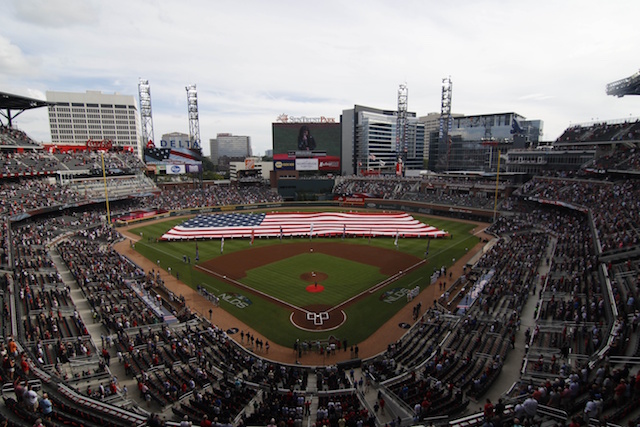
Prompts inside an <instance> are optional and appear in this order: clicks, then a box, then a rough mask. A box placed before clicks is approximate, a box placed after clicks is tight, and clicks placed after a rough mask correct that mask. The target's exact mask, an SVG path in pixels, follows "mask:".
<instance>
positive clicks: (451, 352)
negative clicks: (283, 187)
mask: <svg viewBox="0 0 640 427" xmlns="http://www.w3.org/2000/svg"><path fill="white" fill-rule="evenodd" d="M634 126H635V124H634ZM622 130H623V129H615V132H616V134H617V133H620V132H622ZM605 131H606V132H609V131H613V129H604V131H603V132H605ZM590 132H592V134H596V133H597V132H600V131H596V130H593V129H592V130H590ZM606 132H605V133H598V135H599V136H598V138H602V137H603V136H602V135H609V134H608V133H606ZM614 137H615V135H614ZM23 160H24V159H21V160H19V161H20V162H23ZM89 160H90V159H89ZM89 160H87V162H89ZM14 161H17V160H16V159H15V158H11V161H10V164H13V163H14ZM93 161H95V159H93ZM23 163H25V162H23ZM620 163H624V159H622V158H621V159H620V162H618V161H617V160H614V164H616V165H618V164H620ZM627 163H628V164H632V163H633V162H632V161H631V162H627ZM88 164H89V163H87V165H88ZM109 165H110V167H114V168H115V167H117V166H118V164H117V163H115V162H114V163H109ZM440 180H442V181H444V182H439V183H438V184H437V185H433V183H432V184H431V185H430V184H429V183H428V182H425V181H422V180H420V179H403V178H394V179H391V180H387V181H385V180H382V179H379V178H370V179H361V178H357V179H356V178H352V179H344V180H342V181H341V182H340V183H339V184H338V185H336V189H335V193H336V194H354V193H368V194H373V195H376V196H378V197H382V198H397V199H402V198H404V199H410V200H417V201H425V202H432V201H440V202H441V203H442V202H443V201H444V203H447V204H449V203H450V204H455V205H461V206H479V207H486V206H487V204H486V203H485V200H483V199H485V198H484V197H482V196H478V192H479V191H483V190H482V189H483V188H484V187H486V188H489V184H488V183H487V182H482V180H478V181H477V182H471V183H470V182H468V180H466V179H460V178H453V179H451V180H450V181H447V180H446V179H444V178H441V179H440ZM2 186H3V188H2V190H1V191H2V192H3V193H2V195H6V197H3V202H2V203H3V205H2V207H3V214H4V215H5V218H6V216H10V215H15V214H16V213H20V212H24V211H25V210H30V209H38V208H41V207H47V206H51V204H50V203H54V201H55V202H57V203H60V201H61V200H67V199H65V197H69V199H68V200H70V201H73V200H74V199H73V197H74V196H73V194H72V193H73V192H70V193H69V194H67V195H65V192H64V191H63V192H59V193H56V191H57V190H56V184H52V183H51V182H50V181H46V180H42V179H29V180H27V179H23V180H19V181H12V182H11V183H6V182H5V183H3V184H2ZM483 186H484V187H483ZM486 188H484V190H486V191H485V192H486V194H487V197H486V199H489V200H491V202H492V198H491V197H489V191H488V190H487V189H486ZM504 188H506V187H503V189H504ZM472 190H473V191H472ZM33 192H35V194H39V193H44V194H45V195H47V196H48V198H47V197H44V198H43V199H42V200H38V199H37V198H34V197H31V198H27V197H25V199H27V200H20V201H19V197H18V195H20V196H22V197H24V196H25V195H26V194H29V193H33ZM471 194H474V195H473V196H472V195H471ZM422 195H424V196H422ZM638 196H640V194H638V186H637V184H636V183H635V181H633V180H626V179H625V180H617V181H615V180H612V181H595V180H586V179H572V180H561V179H554V178H553V177H546V178H534V179H533V180H532V181H530V182H529V183H527V184H526V185H525V186H523V187H522V189H521V190H519V191H518V192H516V194H515V197H513V198H511V199H508V200H505V203H504V205H503V209H505V210H508V211H509V215H503V216H500V217H499V219H498V220H497V221H496V222H495V223H494V224H493V225H492V227H491V229H490V231H492V232H493V233H495V234H496V235H498V236H500V238H499V239H498V240H497V241H496V243H495V244H494V245H493V246H492V247H491V248H490V249H489V250H488V251H487V252H486V253H485V254H484V255H483V256H482V257H481V258H480V260H479V261H478V262H477V264H475V266H474V267H473V268H472V269H470V270H469V271H465V275H464V276H463V277H462V278H460V279H459V280H458V281H456V283H454V284H451V285H450V287H449V288H447V289H446V290H443V295H445V294H447V298H446V299H442V298H441V299H440V301H437V302H434V306H433V307H430V308H428V309H427V310H426V311H425V313H424V314H421V315H420V316H419V320H418V322H417V323H416V325H414V327H413V328H412V330H411V331H410V333H408V334H407V335H406V336H405V337H403V338H402V340H400V341H398V342H395V343H391V344H390V345H389V348H388V350H387V351H386V352H385V353H384V354H382V355H380V356H378V357H376V358H374V359H372V360H370V361H367V362H366V363H365V365H364V368H363V370H364V372H365V374H366V376H367V378H369V379H375V380H376V381H381V382H385V385H386V387H387V389H388V391H389V392H390V393H391V395H392V396H394V397H397V398H398V399H400V400H403V401H404V402H406V403H407V404H408V405H409V406H410V407H412V408H414V414H415V416H416V420H420V419H424V418H427V417H429V416H432V415H435V414H456V413H459V412H460V411H462V410H463V409H464V408H465V407H466V405H467V404H468V402H469V400H468V398H469V397H474V398H479V397H481V396H482V395H483V394H484V393H485V392H486V390H487V389H488V387H490V386H491V384H492V382H493V381H494V380H495V378H496V377H497V375H498V373H499V372H500V371H501V369H502V366H503V364H504V363H505V362H506V360H507V358H508V357H509V350H510V349H511V348H512V346H513V336H514V333H515V331H517V330H518V328H519V327H520V314H521V310H522V307H523V305H524V304H525V303H526V301H527V298H529V295H538V297H539V303H538V306H537V308H536V314H535V318H536V326H535V328H532V329H531V330H530V331H527V333H526V338H527V347H526V348H527V355H526V359H525V363H524V364H523V368H524V372H525V375H524V376H523V380H522V381H521V383H520V385H519V387H517V389H516V390H515V391H514V395H515V397H517V398H522V403H521V404H520V405H516V408H515V414H516V416H517V417H518V418H521V419H532V418H534V417H535V413H536V410H535V407H537V405H538V404H540V405H549V406H552V407H555V408H558V409H562V410H564V411H566V412H567V413H569V414H570V415H572V416H574V417H578V418H580V420H579V421H580V422H584V420H585V419H587V420H588V419H589V418H598V419H600V420H603V421H612V422H615V421H616V420H618V419H620V417H622V416H624V414H625V411H629V410H630V408H632V407H633V405H634V404H635V403H636V402H638V399H639V398H640V379H639V378H638V373H637V372H634V371H633V370H634V369H635V367H633V366H630V365H626V364H624V363H619V362H618V363H616V362H615V361H612V360H611V359H610V357H614V356H617V355H622V354H628V350H629V349H628V348H627V345H628V343H629V342H630V337H631V336H632V335H631V333H632V331H634V328H635V329H637V325H638V322H640V316H639V315H638V305H637V297H638V283H639V282H638V280H639V277H640V263H639V262H638V261H637V259H636V258H633V255H630V256H631V258H629V257H627V258H625V252H624V251H631V249H634V248H635V247H637V245H638V238H637V237H638V236H637V235H638V233H637V230H636V228H635V224H637V223H639V222H638V220H639V219H640V218H638V217H637V215H638V214H637V211H638V209H637V208H638V200H639V198H638ZM75 197H77V192H76V193H75ZM525 199H526V200H527V201H525ZM273 201H280V199H279V198H278V196H277V195H276V194H275V193H272V192H271V191H270V190H269V189H266V188H263V187H248V188H240V189H239V188H236V187H230V186H211V187H206V188H204V189H197V190H193V189H184V188H172V189H165V190H163V191H162V192H161V193H160V194H159V195H157V196H154V197H149V198H147V199H146V200H145V202H144V203H147V204H148V205H149V206H157V207H163V208H166V209H184V208H194V207H204V206H213V205H228V204H251V203H261V202H273ZM25 204H26V205H27V206H28V208H27V209H24V208H22V209H23V210H20V207H21V206H23V205H25ZM558 204H561V205H564V206H565V207H557V206H556V205H558ZM103 215H104V213H103V212H99V211H91V210H88V211H87V212H84V213H68V214H66V213H65V215H61V216H56V217H53V218H47V219H46V220H42V221H38V220H33V221H25V222H22V223H15V224H18V225H17V226H15V227H13V230H12V233H13V234H12V236H11V240H10V241H9V238H8V233H7V232H6V230H7V227H6V225H4V226H3V229H2V234H1V235H0V237H2V241H3V245H4V248H6V250H4V251H2V252H3V255H4V256H3V258H2V260H3V264H4V263H7V264H8V263H9V261H10V260H9V258H8V257H7V254H8V253H9V250H11V253H12V254H13V259H12V260H11V261H12V266H13V268H14V269H15V271H14V273H13V274H9V275H7V276H5V277H4V281H3V287H4V288H5V289H8V286H9V283H11V284H14V285H15V287H16V289H17V290H18V298H17V301H18V302H19V304H18V305H17V310H18V318H19V319H21V322H20V324H21V327H20V330H21V331H22V336H21V337H20V341H21V342H22V343H23V344H26V346H25V349H26V351H22V350H18V348H17V347H16V346H15V341H13V338H12V339H11V341H9V343H8V345H7V346H6V347H4V346H2V345H1V344H3V343H0V351H2V350H4V349H5V348H6V349H7V350H6V351H4V352H3V354H2V355H3V367H2V369H3V370H2V374H3V377H4V376H5V375H6V377H7V378H10V379H19V381H20V380H24V379H28V378H30V375H31V374H30V372H29V369H30V366H31V365H32V364H33V365H36V366H38V367H42V368H45V369H48V370H49V372H51V373H52V374H58V375H60V376H61V377H62V378H64V379H66V380H73V379H74V375H68V374H67V373H66V372H65V368H64V365H65V364H68V362H70V361H72V360H78V359H80V358H82V359H83V360H96V359H98V358H99V359H100V365H99V369H100V370H102V371H105V372H106V371H108V369H107V368H108V364H109V361H108V359H109V357H107V356H106V354H105V353H104V350H105V349H106V350H107V354H112V353H115V354H117V357H118V362H117V363H121V364H122V365H123V366H124V367H125V371H126V372H127V374H128V375H130V376H131V377H132V378H136V379H137V380H138V384H139V392H140V394H141V397H142V398H143V399H145V400H147V401H148V402H149V405H150V406H149V407H150V408H162V407H164V406H165V405H167V404H174V403H176V402H178V401H180V404H179V405H176V406H174V413H175V414H176V415H177V416H179V417H181V418H183V417H187V418H188V419H193V420H207V419H211V420H216V418H217V420H216V422H217V423H218V424H226V423H228V422H229V421H228V420H229V419H230V418H233V417H234V416H236V415H237V414H239V413H242V412H243V410H244V409H245V408H246V407H247V405H250V402H252V401H253V402H255V404H256V405H257V406H254V412H253V414H250V416H249V415H248V413H246V412H245V413H244V415H243V422H244V423H251V424H253V423H256V424H263V425H267V424H276V423H284V424H285V425H290V426H291V425H300V424H301V420H302V417H304V416H308V415H307V414H306V412H305V411H306V410H307V409H306V407H307V405H306V402H307V399H306V398H305V391H306V388H307V380H308V376H309V375H310V374H315V375H316V382H317V383H318V384H319V386H320V387H322V386H323V385H326V386H327V389H328V390H340V389H343V388H348V387H355V388H357V387H358V382H357V381H350V380H349V378H348V376H347V375H346V374H345V372H344V371H340V370H333V369H334V368H329V370H325V369H323V370H321V371H318V372H313V371H311V370H309V369H307V368H304V367H299V366H285V365H280V364H276V363H272V362H269V361H267V360H265V359H263V358H262V357H260V356H259V354H260V352H261V350H260V347H259V345H258V344H256V345H255V347H254V346H253V344H252V345H251V346H250V345H249V344H248V343H247V346H246V347H248V348H249V350H251V351H247V349H246V348H244V347H243V346H241V345H237V343H236V342H235V341H234V340H232V339H230V337H229V336H227V334H226V332H225V331H222V330H220V329H218V328H217V327H216V326H215V325H211V324H209V323H208V322H206V321H203V320H201V319H200V320H199V321H198V323H197V324H193V323H185V322H183V323H181V326H180V327H178V328H174V327H168V326H167V324H166V322H165V321H164V319H163V316H162V314H161V312H159V311H158V308H157V307H155V306H154V305H153V301H156V299H155V298H154V297H155V295H160V294H161V290H162V287H163V284H162V281H161V280H160V279H159V275H158V274H157V272H156V271H153V270H152V271H149V272H145V271H143V270H142V269H140V268H139V267H138V266H136V265H134V264H132V263H131V262H130V261H129V260H127V259H126V258H123V257H121V256H120V255H119V254H118V253H117V252H115V251H113V250H112V249H111V247H110V244H111V243H113V242H114V241H115V240H116V239H118V238H119V236H118V234H117V233H116V232H114V231H113V229H111V228H110V227H106V226H101V225H98V223H99V222H100V220H101V218H102V216H103ZM5 224H6V223H5ZM592 227H593V229H595V230H596V231H595V233H593V232H592ZM68 232H73V233H74V235H73V236H72V237H66V238H65V239H64V241H63V242H61V243H59V244H58V245H57V246H56V249H57V251H58V252H59V253H60V255H61V256H62V258H63V260H64V261H65V264H66V266H67V267H68V268H69V270H70V271H71V272H72V274H73V276H74V278H75V279H76V280H77V282H78V284H79V285H80V286H81V288H82V289H83V292H84V293H85V295H87V299H88V300H89V302H90V303H91V304H92V306H93V313H94V318H93V321H95V322H102V323H103V324H104V325H105V327H106V328H107V331H108V336H107V337H105V339H104V340H103V342H102V343H101V344H102V346H101V347H102V350H101V349H100V348H99V346H98V344H97V343H95V344H94V343H92V342H91V339H90V337H89V336H88V332H87V330H86V326H85V324H84V322H85V320H84V319H81V318H80V317H79V315H78V312H77V309H76V308H75V306H74V304H73V301H72V300H71V298H70V291H69V288H67V287H66V286H64V285H63V284H62V283H61V276H60V274H59V273H58V272H57V270H56V268H55V265H54V263H53V261H52V259H51V257H50V254H49V252H48V250H47V249H46V247H47V244H48V243H50V242H51V241H53V240H55V239H58V238H61V237H62V236H65V235H66V233H68ZM602 255H607V256H617V257H618V258H614V261H612V262H608V263H604V264H603V263H602V261H600V259H599V257H600V256H602ZM602 266H604V267H605V268H606V271H607V272H608V273H609V275H610V277H612V278H613V279H612V281H611V288H610V290H608V289H607V287H608V286H609V285H608V284H607V283H605V282H604V281H603V278H602V276H601V274H600V273H601V271H600V267H602ZM541 267H542V268H545V269H547V270H548V273H547V274H546V275H545V276H543V277H541V276H540V275H539V274H538V270H539V269H540V268H541ZM492 270H493V271H494V272H495V274H492V275H490V277H491V278H490V279H489V280H488V281H486V282H484V281H482V280H481V279H482V278H486V277H488V276H487V272H489V271H492ZM480 282H483V284H482V287H481V288H479V287H477V286H479V284H480ZM138 289H140V290H142V292H141V293H139V292H137V290H138ZM472 291H477V292H472ZM538 292H539V293H538ZM145 293H146V295H147V297H149V298H144V295H145ZM470 294H474V295H475V300H474V301H473V304H472V305H470V306H466V307H465V308H464V309H462V310H460V309H459V308H458V307H457V304H458V303H459V302H460V301H462V299H464V298H465V297H469V295H470ZM141 295H142V296H141ZM610 295H611V296H612V298H610ZM449 296H450V297H451V298H448V297H449ZM452 301H453V304H452V303H451V302H452ZM172 303H173V301H170V300H163V301H162V302H161V305H162V306H163V307H164V308H166V309H168V310H169V311H171V310H174V311H173V313H174V314H177V311H175V310H176V307H177V305H176V304H172ZM614 309H615V311H617V313H618V314H619V316H618V317H615V316H614V315H613V313H614ZM8 310H9V309H8V305H7V304H6V303H5V310H4V313H3V322H5V321H6V319H7V318H8V317H9V314H10V313H9V312H8ZM452 314H457V316H452ZM187 319H190V320H192V317H191V316H188V317H186V318H184V319H180V320H187ZM449 332H450V334H449V335H447V333H449ZM11 342H14V345H11ZM604 349H606V350H607V352H606V353H604V357H599V356H598V357H594V356H593V355H601V354H603V353H602V351H603V350H604ZM637 349H640V345H638V346H637V348H635V349H632V352H633V351H635V352H638V350H637ZM479 355H481V356H479ZM12 366H13V370H12ZM12 374H13V375H12ZM83 374H84V373H83ZM99 381H100V382H101V383H100V385H99V386H98V387H95V388H93V387H92V388H90V387H87V391H86V394H88V395H90V396H93V397H96V398H98V399H105V397H106V396H108V395H110V394H120V393H121V390H120V389H119V387H118V385H117V382H115V381H114V380H113V378H111V377H110V376H109V377H108V379H107V378H105V377H100V380H99ZM205 385H207V389H206V391H204V390H205V389H204V386H205ZM259 389H263V390H268V391H266V392H265V394H264V395H263V396H262V397H261V398H259V397H258V394H256V393H255V392H256V390H259ZM283 390H284V391H283ZM339 395H340V394H330V395H329V396H328V397H327V400H326V401H324V400H323V401H322V402H321V403H320V404H319V409H318V412H317V414H316V423H317V424H318V425H319V426H321V425H330V426H338V427H341V426H342V425H349V426H352V425H355V426H358V425H363V423H364V425H368V424H369V423H371V422H372V421H371V418H370V417H371V416H372V414H370V413H368V412H367V410H365V409H363V408H362V407H359V404H358V402H357V399H356V398H355V397H356V396H357V395H356V394H355V393H351V392H349V393H342V396H341V397H338V396H339ZM16 396H17V394H16ZM31 398H32V396H31ZM55 405H56V403H55V402H54V406H55ZM153 405H156V406H153ZM24 407H25V408H27V410H28V409H29V408H30V407H32V404H31V403H28V404H24ZM378 408H379V407H378ZM532 408H533V409H532ZM492 416H493V415H491V416H490V417H492ZM203 422H204V421H203Z"/></svg>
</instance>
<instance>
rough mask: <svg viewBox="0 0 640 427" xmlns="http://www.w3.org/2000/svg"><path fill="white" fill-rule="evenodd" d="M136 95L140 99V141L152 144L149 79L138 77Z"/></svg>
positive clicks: (145, 144)
mask: <svg viewBox="0 0 640 427" xmlns="http://www.w3.org/2000/svg"><path fill="white" fill-rule="evenodd" d="M138 97H139V100H140V124H141V125H142V143H143V144H144V146H147V145H149V143H151V144H153V143H154V141H155V139H154V137H153V117H152V114H151V85H149V80H145V79H142V78H140V79H138Z"/></svg>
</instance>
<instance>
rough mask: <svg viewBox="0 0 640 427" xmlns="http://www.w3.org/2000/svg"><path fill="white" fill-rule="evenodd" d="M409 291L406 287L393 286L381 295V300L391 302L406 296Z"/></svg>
mask: <svg viewBox="0 0 640 427" xmlns="http://www.w3.org/2000/svg"><path fill="white" fill-rule="evenodd" d="M407 292H409V290H408V289H405V288H393V289H390V290H388V291H386V292H384V293H383V294H382V295H380V301H382V302H386V303H387V304H391V303H394V302H396V301H398V300H399V299H400V298H404V297H405V296H406V295H407Z"/></svg>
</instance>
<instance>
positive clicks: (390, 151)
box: [341, 105, 426, 175]
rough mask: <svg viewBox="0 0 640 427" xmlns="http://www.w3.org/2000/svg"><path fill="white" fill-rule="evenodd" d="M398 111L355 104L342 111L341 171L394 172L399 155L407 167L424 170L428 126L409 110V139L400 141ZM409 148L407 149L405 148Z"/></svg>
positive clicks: (358, 172)
mask: <svg viewBox="0 0 640 427" xmlns="http://www.w3.org/2000/svg"><path fill="white" fill-rule="evenodd" d="M397 121H398V120H397V111H395V110H381V109H377V108H370V107H364V106H361V105H355V106H354V108H352V109H349V110H343V112H342V120H341V123H342V153H341V157H342V175H352V174H393V173H396V164H397V163H398V159H402V163H403V168H404V170H411V169H413V170H421V169H423V162H424V146H425V138H426V136H425V126H424V123H420V122H418V119H417V118H416V114H415V113H411V112H407V126H406V141H404V142H403V143H400V141H399V138H398V131H397V127H398V126H397ZM405 150H406V151H405Z"/></svg>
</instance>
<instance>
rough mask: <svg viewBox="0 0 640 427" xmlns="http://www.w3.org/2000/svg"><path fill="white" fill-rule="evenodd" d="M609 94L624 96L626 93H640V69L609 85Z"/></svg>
mask: <svg viewBox="0 0 640 427" xmlns="http://www.w3.org/2000/svg"><path fill="white" fill-rule="evenodd" d="M607 95H613V96H617V97H623V96H625V95H640V71H638V72H637V73H635V74H633V75H632V76H631V77H627V78H624V79H621V80H617V81H615V82H613V83H609V84H608V85H607Z"/></svg>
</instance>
